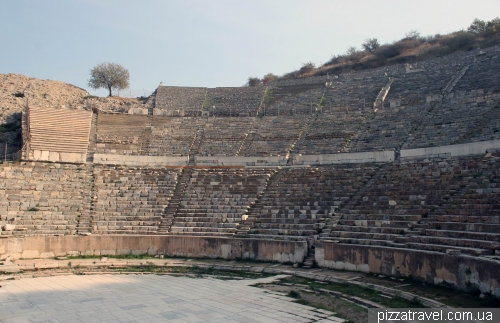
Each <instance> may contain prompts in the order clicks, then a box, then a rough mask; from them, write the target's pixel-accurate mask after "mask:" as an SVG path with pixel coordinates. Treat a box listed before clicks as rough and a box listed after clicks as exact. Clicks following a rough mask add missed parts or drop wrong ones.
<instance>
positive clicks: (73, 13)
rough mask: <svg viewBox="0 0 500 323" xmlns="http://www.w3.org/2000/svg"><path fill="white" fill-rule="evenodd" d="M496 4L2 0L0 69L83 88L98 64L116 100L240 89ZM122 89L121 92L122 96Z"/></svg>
mask: <svg viewBox="0 0 500 323" xmlns="http://www.w3.org/2000/svg"><path fill="white" fill-rule="evenodd" d="M497 16H500V1H499V0H474V1H469V0H467V1H465V0H418V1H416V0H414V1H407V0H391V1H389V0H378V1H374V0H347V1H344V0H307V1H306V0H301V1H299V0H248V1H246V0H238V1H235V0H182V1H181V0H178V1H170V0H142V1H139V0H136V1H132V0H43V1H39V0H1V1H0V30H1V33H0V43H1V44H2V48H1V50H0V73H1V74H7V73H16V74H24V75H26V76H30V77H36V78H40V79H51V80H58V81H62V82H66V83H71V84H73V85H76V86H78V87H81V88H84V89H86V90H88V91H89V92H90V93H91V94H93V95H100V96H106V94H107V92H106V90H98V91H96V90H93V89H90V88H89V87H88V85H87V82H88V79H89V71H90V69H91V68H92V67H94V66H95V65H97V64H99V63H102V62H113V63H117V64H121V65H122V66H124V67H125V68H127V69H128V70H129V72H130V89H129V90H127V91H123V92H122V94H124V95H132V96H139V95H142V93H145V94H149V93H151V92H152V91H153V90H154V89H156V87H157V86H158V84H159V83H160V82H163V83H165V84H167V85H172V86H202V87H218V86H242V85H244V84H245V83H246V81H247V79H248V78H249V77H262V76H264V75H265V74H267V73H273V74H276V75H283V74H285V73H288V72H291V71H294V70H297V69H299V68H300V67H301V66H302V65H303V64H304V63H307V62H313V63H314V64H316V65H320V64H322V63H324V62H326V61H328V60H329V59H330V58H331V57H332V55H338V54H343V53H345V52H346V50H347V49H348V48H349V47H351V46H355V47H357V48H361V44H362V43H363V41H364V40H365V39H367V38H377V39H378V40H379V42H380V43H390V42H393V41H396V40H399V39H401V38H403V37H404V35H405V34H406V33H407V32H409V31H411V30H416V31H418V32H420V34H421V35H423V36H426V35H434V34H446V33H449V32H453V31H457V30H461V29H466V28H467V27H468V26H469V25H470V24H471V22H472V21H473V20H474V18H476V17H477V18H479V19H482V20H491V19H493V18H495V17H497ZM127 92H128V94H127Z"/></svg>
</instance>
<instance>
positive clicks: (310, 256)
mask: <svg viewBox="0 0 500 323" xmlns="http://www.w3.org/2000/svg"><path fill="white" fill-rule="evenodd" d="M315 255H316V248H315V246H314V245H313V246H311V247H310V248H309V251H308V253H307V257H306V258H305V259H304V262H303V263H302V268H303V269H311V268H312V267H313V266H314V261H315V258H314V257H315Z"/></svg>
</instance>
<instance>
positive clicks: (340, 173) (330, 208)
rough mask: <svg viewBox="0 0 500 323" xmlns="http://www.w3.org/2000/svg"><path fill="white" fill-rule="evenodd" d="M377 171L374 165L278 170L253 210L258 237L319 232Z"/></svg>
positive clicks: (253, 220) (250, 213)
mask: <svg viewBox="0 0 500 323" xmlns="http://www.w3.org/2000/svg"><path fill="white" fill-rule="evenodd" d="M374 172H375V167H374V165H363V166H358V165H345V166H335V167H333V166H325V167H312V168H310V167H306V168H291V169H284V170H279V171H277V173H276V174H274V175H273V176H272V178H271V180H270V181H269V183H268V185H267V188H266V190H265V191H264V192H263V194H262V196H260V197H259V199H258V200H257V203H256V204H255V205H254V206H253V207H252V209H251V210H249V212H248V215H249V218H250V221H249V222H253V226H252V227H251V229H250V231H249V233H250V234H252V235H256V236H263V237H266V236H267V237H272V238H276V237H277V236H295V237H297V236H298V237H311V236H314V235H319V234H320V233H321V231H322V230H323V228H325V226H326V224H327V220H329V219H330V218H331V216H332V215H333V213H334V212H335V210H336V209H337V208H338V207H339V206H341V205H342V204H343V203H345V202H346V201H348V200H349V199H350V197H351V196H352V195H354V194H355V193H356V191H357V190H359V189H360V188H361V187H362V186H363V185H364V184H365V183H366V182H367V181H368V179H369V178H370V177H371V176H372V175H373V173H374Z"/></svg>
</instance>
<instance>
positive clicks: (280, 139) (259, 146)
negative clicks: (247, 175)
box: [239, 116, 307, 156]
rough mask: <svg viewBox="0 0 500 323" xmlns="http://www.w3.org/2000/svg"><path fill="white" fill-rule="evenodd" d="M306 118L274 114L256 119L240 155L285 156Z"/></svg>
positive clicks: (297, 136)
mask: <svg viewBox="0 0 500 323" xmlns="http://www.w3.org/2000/svg"><path fill="white" fill-rule="evenodd" d="M306 122H307V118H297V117H290V116H274V117H263V118H258V119H256V121H255V123H254V125H253V129H251V130H250V133H249V134H248V138H247V140H246V141H245V143H244V144H243V147H242V150H241V152H240V154H239V155H240V156H286V155H287V153H288V152H289V151H290V149H291V148H292V145H293V144H294V143H295V142H296V141H297V139H298V138H299V135H300V132H301V131H302V130H303V128H304V126H305V125H306Z"/></svg>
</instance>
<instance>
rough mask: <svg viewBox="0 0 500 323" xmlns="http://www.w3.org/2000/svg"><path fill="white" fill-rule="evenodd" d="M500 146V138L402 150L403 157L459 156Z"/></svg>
mask: <svg viewBox="0 0 500 323" xmlns="http://www.w3.org/2000/svg"><path fill="white" fill-rule="evenodd" d="M496 148H500V140H489V141H478V142H472V143H468V144H459V145H449V146H438V147H426V148H416V149H403V150H401V159H410V158H434V157H457V156H468V155H481V154H485V153H486V150H488V149H496Z"/></svg>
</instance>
